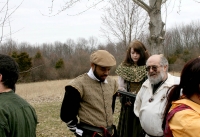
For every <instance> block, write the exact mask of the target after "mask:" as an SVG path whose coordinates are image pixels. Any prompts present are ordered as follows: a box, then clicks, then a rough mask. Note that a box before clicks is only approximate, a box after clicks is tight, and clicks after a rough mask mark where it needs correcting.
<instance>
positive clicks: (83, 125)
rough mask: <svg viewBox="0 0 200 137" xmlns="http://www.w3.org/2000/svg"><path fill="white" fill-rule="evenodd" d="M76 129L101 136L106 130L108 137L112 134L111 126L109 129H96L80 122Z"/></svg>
mask: <svg viewBox="0 0 200 137" xmlns="http://www.w3.org/2000/svg"><path fill="white" fill-rule="evenodd" d="M77 127H78V128H80V129H83V130H84V129H86V130H89V131H93V132H98V133H101V134H104V133H105V130H107V131H108V132H109V134H110V135H112V134H113V133H114V128H113V126H110V127H96V126H92V125H89V124H86V123H83V122H80V123H79V124H78V125H77Z"/></svg>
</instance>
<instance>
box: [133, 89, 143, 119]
mask: <svg viewBox="0 0 200 137" xmlns="http://www.w3.org/2000/svg"><path fill="white" fill-rule="evenodd" d="M141 92H142V88H140V90H139V92H138V93H137V95H136V99H135V102H134V113H135V115H136V116H137V117H139V113H140V108H141V104H142V101H141V97H140V96H141Z"/></svg>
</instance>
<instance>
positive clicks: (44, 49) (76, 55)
mask: <svg viewBox="0 0 200 137" xmlns="http://www.w3.org/2000/svg"><path fill="white" fill-rule="evenodd" d="M147 36H148V35H146V37H143V38H138V39H139V40H141V41H142V42H143V43H144V44H145V45H146V47H147V49H150V48H149V46H148V37H147ZM36 43H37V41H36ZM97 49H105V50H107V51H109V52H110V53H112V54H113V55H114V56H115V58H116V60H117V65H119V64H120V63H121V62H122V61H123V59H124V57H125V54H126V49H127V47H126V46H125V45H123V42H117V43H115V42H113V43H107V44H99V43H98V39H97V38H95V37H91V38H89V40H86V39H84V38H79V39H78V40H77V41H76V42H75V41H74V40H72V39H68V40H66V42H65V43H61V42H58V41H57V42H54V43H43V44H35V45H32V44H29V43H28V42H22V43H17V42H16V41H13V40H11V39H9V40H7V41H4V42H3V43H1V44H0V53H1V54H8V55H10V56H12V57H13V58H15V59H16V61H17V62H18V64H19V67H20V79H19V82H34V81H44V80H56V79H69V78H74V77H76V76H78V75H80V74H83V73H85V72H88V70H89V69H90V61H89V56H90V54H91V53H92V52H93V51H94V50H97ZM164 49H165V50H164V54H165V56H166V57H167V58H168V60H169V63H170V71H180V70H181V69H182V66H183V65H184V64H185V62H187V61H188V60H189V59H191V58H195V57H198V56H199V55H200V23H199V22H192V23H190V24H189V25H184V24H183V25H181V26H175V27H174V28H171V29H170V30H168V31H167V32H166V36H165V42H164ZM149 52H150V53H151V51H149ZM115 69H116V66H115V67H113V68H112V70H111V75H116V74H115Z"/></svg>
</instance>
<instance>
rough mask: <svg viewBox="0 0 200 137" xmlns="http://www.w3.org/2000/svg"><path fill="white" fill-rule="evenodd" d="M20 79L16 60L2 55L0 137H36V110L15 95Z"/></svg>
mask: <svg viewBox="0 0 200 137" xmlns="http://www.w3.org/2000/svg"><path fill="white" fill-rule="evenodd" d="M18 77H19V69H18V65H17V63H16V62H15V60H14V59H13V58H11V57H10V56H8V55H3V54H0V137H36V126H37V115H36V112H35V109H34V108H33V107H32V106H31V105H30V104H29V103H28V102H27V101H25V100H24V99H23V98H21V97H20V96H18V95H17V94H15V84H16V82H17V80H18Z"/></svg>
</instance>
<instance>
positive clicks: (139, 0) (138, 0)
mask: <svg viewBox="0 0 200 137" xmlns="http://www.w3.org/2000/svg"><path fill="white" fill-rule="evenodd" d="M133 2H135V3H136V4H137V5H138V6H140V7H142V8H143V9H144V10H146V11H147V12H148V13H149V12H150V11H151V8H150V7H149V6H148V5H147V4H146V3H145V2H143V1H141V0H133Z"/></svg>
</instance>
